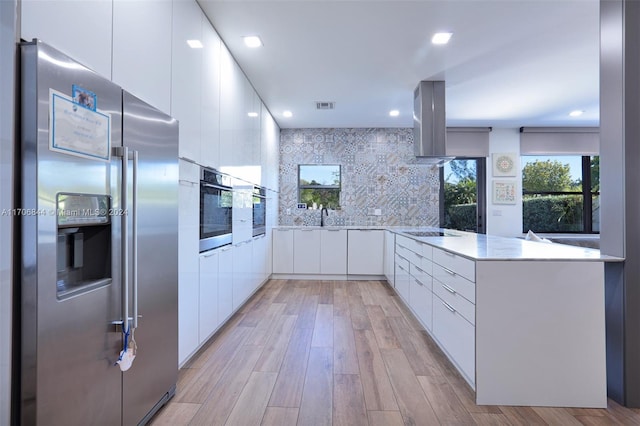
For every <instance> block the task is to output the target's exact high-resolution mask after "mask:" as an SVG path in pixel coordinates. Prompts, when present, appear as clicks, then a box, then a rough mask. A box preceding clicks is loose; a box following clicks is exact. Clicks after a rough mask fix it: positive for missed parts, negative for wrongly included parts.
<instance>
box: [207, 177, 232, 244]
mask: <svg viewBox="0 0 640 426" xmlns="http://www.w3.org/2000/svg"><path fill="white" fill-rule="evenodd" d="M232 218H233V191H232V189H231V178H230V177H229V176H227V175H224V174H222V173H220V172H218V171H216V170H213V169H207V168H205V167H202V168H201V169H200V252H203V251H207V250H211V249H214V248H216V247H220V246H223V245H226V244H231V242H232V234H231V232H232V227H231V224H232Z"/></svg>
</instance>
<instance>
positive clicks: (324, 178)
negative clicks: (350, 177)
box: [298, 164, 341, 209]
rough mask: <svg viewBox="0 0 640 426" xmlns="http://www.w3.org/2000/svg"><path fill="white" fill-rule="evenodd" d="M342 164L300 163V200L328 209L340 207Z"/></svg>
mask: <svg viewBox="0 0 640 426" xmlns="http://www.w3.org/2000/svg"><path fill="white" fill-rule="evenodd" d="M340 178H341V176H340V165H326V164H321V165H318V164H300V165H299V166H298V202H299V203H305V204H306V205H307V207H312V206H313V204H314V203H315V205H316V207H317V208H320V206H323V207H326V208H328V209H337V208H339V207H340Z"/></svg>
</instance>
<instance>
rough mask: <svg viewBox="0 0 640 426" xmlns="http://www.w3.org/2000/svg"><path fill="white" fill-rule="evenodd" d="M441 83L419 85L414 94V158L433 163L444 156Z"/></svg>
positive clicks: (445, 129) (446, 158)
mask: <svg viewBox="0 0 640 426" xmlns="http://www.w3.org/2000/svg"><path fill="white" fill-rule="evenodd" d="M444 96H445V93H444V81H421V82H420V83H419V84H418V87H416V90H415V91H414V93H413V144H414V152H415V155H416V157H423V158H432V159H433V160H434V162H435V163H438V162H446V161H449V160H451V158H452V157H451V156H447V127H446V117H445V101H444Z"/></svg>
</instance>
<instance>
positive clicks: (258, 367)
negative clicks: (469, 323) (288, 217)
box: [151, 280, 640, 426]
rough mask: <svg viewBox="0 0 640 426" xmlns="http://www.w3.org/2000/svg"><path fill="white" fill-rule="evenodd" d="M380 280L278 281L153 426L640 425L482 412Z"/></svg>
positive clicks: (630, 413)
mask: <svg viewBox="0 0 640 426" xmlns="http://www.w3.org/2000/svg"><path fill="white" fill-rule="evenodd" d="M474 400H475V395H474V393H473V391H472V390H471V388H470V387H469V386H468V385H467V383H466V382H465V381H464V379H463V378H462V377H461V376H460V375H459V374H458V372H457V371H456V370H455V368H454V367H453V365H452V364H451V363H450V362H449V360H448V359H447V358H446V356H445V355H444V354H443V353H442V352H441V351H440V349H439V348H438V347H437V345H436V344H435V343H434V342H433V340H432V339H431V337H430V336H429V335H428V334H427V332H426V331H424V330H423V329H422V328H421V326H420V324H419V323H418V321H417V320H416V319H415V318H414V317H413V315H412V314H411V313H410V311H409V310H408V309H407V308H406V306H404V304H403V303H402V302H401V301H400V300H399V299H398V297H397V296H396V294H395V293H394V291H393V289H391V288H390V287H389V286H388V285H387V283H386V282H381V281H302V280H271V281H269V282H268V283H266V284H265V285H264V287H262V288H261V289H260V290H259V291H258V292H257V293H256V294H255V295H254V296H253V297H252V298H251V299H250V300H249V301H248V302H247V303H246V304H245V306H243V307H242V308H241V309H240V310H239V312H238V313H236V314H235V315H234V316H233V317H232V318H231V320H230V321H229V322H228V323H227V324H226V325H225V326H224V327H223V328H222V329H221V330H220V331H219V332H218V333H217V334H216V335H215V336H214V337H213V338H212V339H211V341H210V342H208V344H207V345H206V346H205V347H204V348H202V349H201V350H200V352H199V353H198V354H197V355H196V356H195V357H194V358H193V359H192V360H191V361H190V362H189V364H188V365H186V366H185V368H183V369H181V370H180V373H179V379H178V385H177V391H176V396H175V397H174V398H173V399H172V400H171V401H170V402H169V404H167V406H165V407H164V408H163V409H162V410H160V412H158V413H157V415H156V416H155V417H154V418H153V419H152V422H151V424H152V425H171V426H179V425H208V426H215V425H231V426H239V425H274V426H287V425H301V426H317V425H349V426H351V425H371V426H377V425H384V426H393V425H439V424H443V425H485V424H486V425H534V424H535V425H562V426H564V425H571V424H575V425H640V410H636V409H628V408H625V407H622V406H620V405H618V404H616V403H615V402H613V401H609V406H608V408H607V409H576V408H545V407H502V406H478V405H475V403H474Z"/></svg>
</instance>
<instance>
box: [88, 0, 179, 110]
mask: <svg viewBox="0 0 640 426" xmlns="http://www.w3.org/2000/svg"><path fill="white" fill-rule="evenodd" d="M172 12H173V10H172V4H171V2H168V1H154V2H144V1H129V0H114V2H113V58H112V61H113V68H112V69H113V75H112V77H111V79H112V80H113V81H114V82H115V83H116V84H119V85H120V86H122V87H123V88H125V89H126V90H128V91H129V92H131V93H132V94H133V95H135V96H137V97H139V98H140V99H142V100H144V101H145V102H148V103H149V104H151V105H153V106H155V107H156V108H158V109H160V110H162V111H164V112H167V113H169V112H170V111H171V63H172V58H171V44H172V27H171V21H172ZM89 22H91V21H89ZM141 22H144V25H140V23H141ZM84 34H85V32H82V36H84Z"/></svg>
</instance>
